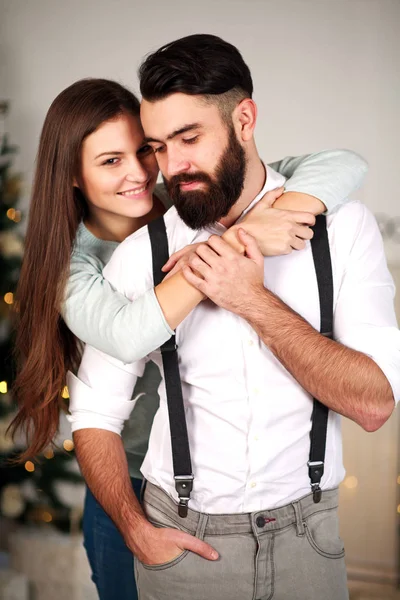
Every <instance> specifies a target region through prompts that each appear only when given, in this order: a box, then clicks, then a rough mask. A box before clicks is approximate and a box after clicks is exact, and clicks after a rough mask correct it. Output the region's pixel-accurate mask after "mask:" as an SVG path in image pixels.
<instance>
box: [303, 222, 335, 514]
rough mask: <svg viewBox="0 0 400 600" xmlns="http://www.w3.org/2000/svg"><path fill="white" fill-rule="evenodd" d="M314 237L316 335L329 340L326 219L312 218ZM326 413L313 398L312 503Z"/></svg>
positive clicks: (318, 478)
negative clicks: (317, 327)
mask: <svg viewBox="0 0 400 600" xmlns="http://www.w3.org/2000/svg"><path fill="white" fill-rule="evenodd" d="M313 229H314V237H313V239H312V240H311V249H312V255H313V259H314V267H315V273H316V275H317V283H318V293H319V307H320V313H321V324H320V332H321V333H322V335H324V336H326V337H328V338H330V339H332V338H333V276H332V262H331V253H330V249H329V240H328V232H327V229H326V218H325V217H324V216H323V215H319V216H318V217H317V218H316V221H315V225H314V227H313ZM328 413H329V409H328V408H327V407H326V406H325V405H324V404H321V402H319V401H318V400H317V399H316V398H314V406H313V411H312V416H311V421H312V425H311V432H310V458H309V460H308V476H309V478H310V481H311V490H312V493H313V498H314V502H319V501H320V500H321V488H320V483H321V478H322V475H323V474H324V461H325V446H326V433H327V429H328Z"/></svg>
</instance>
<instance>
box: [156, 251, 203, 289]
mask: <svg viewBox="0 0 400 600" xmlns="http://www.w3.org/2000/svg"><path fill="white" fill-rule="evenodd" d="M198 246H200V244H190V245H189V246H185V247H184V248H181V250H178V251H177V252H174V253H173V254H171V256H170V257H169V259H168V260H167V262H166V263H165V265H164V266H163V268H162V269H161V270H162V271H163V272H164V273H167V272H168V271H169V273H168V275H167V276H166V277H165V278H164V281H165V280H166V279H168V278H169V277H171V276H172V275H174V274H175V273H178V271H182V269H183V267H185V266H186V265H188V264H189V262H190V258H191V257H192V256H193V254H196V249H197V247H198Z"/></svg>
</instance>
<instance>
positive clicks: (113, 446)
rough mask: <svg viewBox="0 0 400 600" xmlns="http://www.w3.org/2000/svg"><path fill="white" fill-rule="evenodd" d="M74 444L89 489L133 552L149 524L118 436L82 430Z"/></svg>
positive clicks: (141, 543) (100, 431)
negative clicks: (135, 491) (133, 485)
mask: <svg viewBox="0 0 400 600" xmlns="http://www.w3.org/2000/svg"><path fill="white" fill-rule="evenodd" d="M74 443H75V449H76V455H77V459H78V462H79V466H80V468H81V471H82V475H83V477H84V479H85V481H86V483H87V485H88V487H89V488H90V490H91V491H92V493H93V495H94V496H95V497H96V498H97V500H98V502H99V503H100V504H101V506H102V507H103V508H104V510H105V511H106V513H107V514H108V515H109V516H110V517H111V519H112V520H113V521H114V523H115V524H116V526H117V527H118V529H119V530H120V532H121V534H122V536H123V537H124V539H125V542H126V544H127V545H128V546H129V548H130V549H131V550H132V552H134V553H136V552H137V551H138V549H139V548H140V547H141V545H143V540H144V538H145V531H146V529H147V527H148V526H150V524H149V523H148V521H147V519H146V517H145V515H144V514H143V511H142V509H141V507H140V504H139V502H138V500H137V498H136V496H135V494H134V492H133V489H132V483H131V480H130V477H129V471H128V464H127V460H126V455H125V451H124V447H123V444H122V440H121V438H120V436H119V435H117V434H116V433H113V432H111V431H106V430H103V429H81V430H79V431H76V432H75V433H74ZM132 532H134V535H132Z"/></svg>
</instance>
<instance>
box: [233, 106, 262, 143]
mask: <svg viewBox="0 0 400 600" xmlns="http://www.w3.org/2000/svg"><path fill="white" fill-rule="evenodd" d="M233 116H234V120H235V121H236V123H237V127H238V128H239V136H240V138H241V140H242V141H243V142H249V141H250V140H251V139H252V138H253V133H254V128H255V126H256V121H257V105H256V103H255V102H254V100H252V99H251V98H245V99H244V100H242V101H241V102H240V103H239V104H238V105H237V107H236V108H235V110H234V113H233Z"/></svg>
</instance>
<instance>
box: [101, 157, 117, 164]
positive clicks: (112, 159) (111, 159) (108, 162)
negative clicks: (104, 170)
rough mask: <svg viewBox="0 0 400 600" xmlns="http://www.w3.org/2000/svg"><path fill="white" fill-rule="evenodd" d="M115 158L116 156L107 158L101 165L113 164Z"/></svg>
mask: <svg viewBox="0 0 400 600" xmlns="http://www.w3.org/2000/svg"><path fill="white" fill-rule="evenodd" d="M117 160H118V158H117V157H114V158H107V160H105V161H104V162H103V163H102V164H103V165H115V164H116V161H117Z"/></svg>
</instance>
